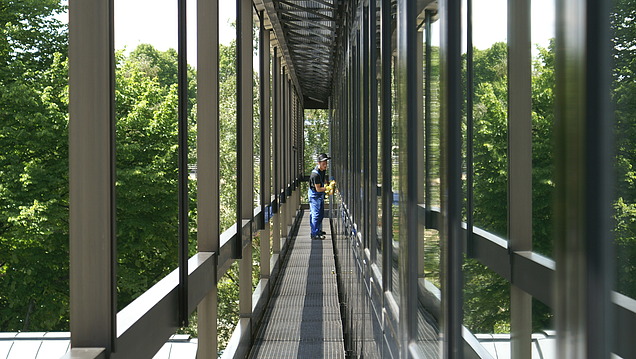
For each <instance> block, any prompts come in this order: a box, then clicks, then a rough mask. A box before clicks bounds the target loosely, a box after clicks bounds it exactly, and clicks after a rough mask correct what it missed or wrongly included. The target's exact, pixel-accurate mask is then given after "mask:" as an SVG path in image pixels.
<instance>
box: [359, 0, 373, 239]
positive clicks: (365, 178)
mask: <svg viewBox="0 0 636 359" xmlns="http://www.w3.org/2000/svg"><path fill="white" fill-rule="evenodd" d="M360 7H361V9H362V16H361V18H360V20H361V21H362V24H361V27H362V34H361V35H362V36H361V39H362V41H361V44H360V49H361V60H362V81H361V82H362V94H361V95H362V101H361V102H362V116H361V119H362V126H360V129H361V130H362V156H361V157H362V201H361V207H362V213H361V214H362V216H361V218H360V220H361V221H362V225H363V228H362V235H363V241H364V248H369V246H370V241H371V238H370V236H369V232H370V231H371V228H370V226H369V217H370V215H371V213H370V212H369V202H370V201H371V197H370V196H371V188H370V186H369V184H370V182H371V176H370V172H371V171H370V170H371V166H370V156H369V152H370V147H371V142H370V141H371V138H370V137H371V128H370V122H371V121H370V110H371V109H370V107H371V105H370V101H369V97H370V91H369V87H370V86H369V84H370V82H371V81H370V76H371V73H370V68H369V61H370V60H369V59H370V56H369V47H370V43H369V32H370V29H369V7H368V6H365V5H362V6H360ZM374 30H375V29H374Z"/></svg>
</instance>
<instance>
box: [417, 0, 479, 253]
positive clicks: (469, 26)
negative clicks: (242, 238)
mask: <svg viewBox="0 0 636 359" xmlns="http://www.w3.org/2000/svg"><path fill="white" fill-rule="evenodd" d="M466 47H467V49H466V237H467V240H466V255H467V256H468V257H472V256H473V255H474V254H473V252H474V248H473V247H474V243H473V212H474V200H473V198H474V195H473V186H474V180H473V178H474V177H473V172H474V165H473V162H474V155H473V139H474V134H473V132H474V124H473V122H474V118H473V102H474V101H473V94H474V87H475V85H474V82H475V81H474V80H475V79H474V64H473V62H474V61H473V57H474V55H473V0H466ZM427 51H428V50H427ZM427 56H428V55H427ZM427 183H428V182H427Z"/></svg>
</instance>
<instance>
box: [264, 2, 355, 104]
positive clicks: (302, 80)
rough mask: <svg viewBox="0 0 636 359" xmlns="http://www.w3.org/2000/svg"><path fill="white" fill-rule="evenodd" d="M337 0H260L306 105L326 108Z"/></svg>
mask: <svg viewBox="0 0 636 359" xmlns="http://www.w3.org/2000/svg"><path fill="white" fill-rule="evenodd" d="M342 3H343V2H342V1H340V0H262V5H263V6H264V8H265V10H266V12H267V16H268V18H269V21H270V23H271V26H272V28H273V30H274V34H275V37H276V39H277V40H278V44H279V45H280V48H281V51H282V55H283V56H284V57H285V60H286V62H287V65H288V66H289V70H290V75H291V76H292V79H293V81H294V82H295V83H296V86H297V87H299V90H300V92H301V95H302V96H303V102H304V107H305V108H327V107H328V104H329V95H330V92H331V87H332V78H333V72H334V67H335V60H334V59H335V53H336V43H337V41H336V36H337V29H338V24H339V22H340V19H341V16H342V14H343V11H342V8H343V5H342Z"/></svg>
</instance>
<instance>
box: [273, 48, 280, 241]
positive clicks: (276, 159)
mask: <svg viewBox="0 0 636 359" xmlns="http://www.w3.org/2000/svg"><path fill="white" fill-rule="evenodd" d="M272 61H273V64H272V65H273V66H272V67H273V68H272V81H273V84H272V87H273V89H272V100H273V101H272V102H273V105H274V106H273V108H272V117H273V124H272V131H273V132H272V142H273V145H274V148H273V156H272V157H273V173H272V177H273V179H274V186H273V189H272V191H273V193H274V204H273V206H274V208H273V211H272V214H273V215H274V228H273V231H274V239H273V241H274V244H273V250H274V253H280V241H281V236H280V218H281V215H280V213H281V212H280V205H281V203H280V75H279V74H280V57H279V56H278V47H274V57H273V59H272Z"/></svg>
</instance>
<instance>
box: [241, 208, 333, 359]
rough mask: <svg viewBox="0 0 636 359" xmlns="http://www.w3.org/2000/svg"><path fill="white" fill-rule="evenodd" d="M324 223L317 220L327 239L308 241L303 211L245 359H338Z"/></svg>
mask: <svg viewBox="0 0 636 359" xmlns="http://www.w3.org/2000/svg"><path fill="white" fill-rule="evenodd" d="M328 224H329V222H328V220H325V221H323V230H324V231H326V232H327V239H325V240H312V239H311V238H310V235H309V213H307V212H305V213H303V217H302V220H301V224H300V227H299V229H298V235H297V236H296V239H295V241H294V243H293V246H292V248H291V251H290V254H289V255H288V257H287V259H286V261H285V264H284V265H283V267H282V269H281V277H280V278H279V280H278V283H276V286H275V287H274V291H273V293H272V298H271V299H270V302H269V304H268V307H267V309H266V311H265V314H264V315H263V320H262V321H261V327H260V328H259V329H258V331H257V332H256V336H255V338H254V344H253V346H252V350H251V352H250V355H249V358H250V359H255V358H276V359H284V358H290V359H292V358H293V359H300V358H334V359H336V358H342V359H344V357H345V350H344V340H343V335H342V319H341V317H340V303H339V301H338V286H337V282H336V264H335V261H334V253H333V245H332V242H331V240H329V238H331V235H330V234H329V225H328Z"/></svg>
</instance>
